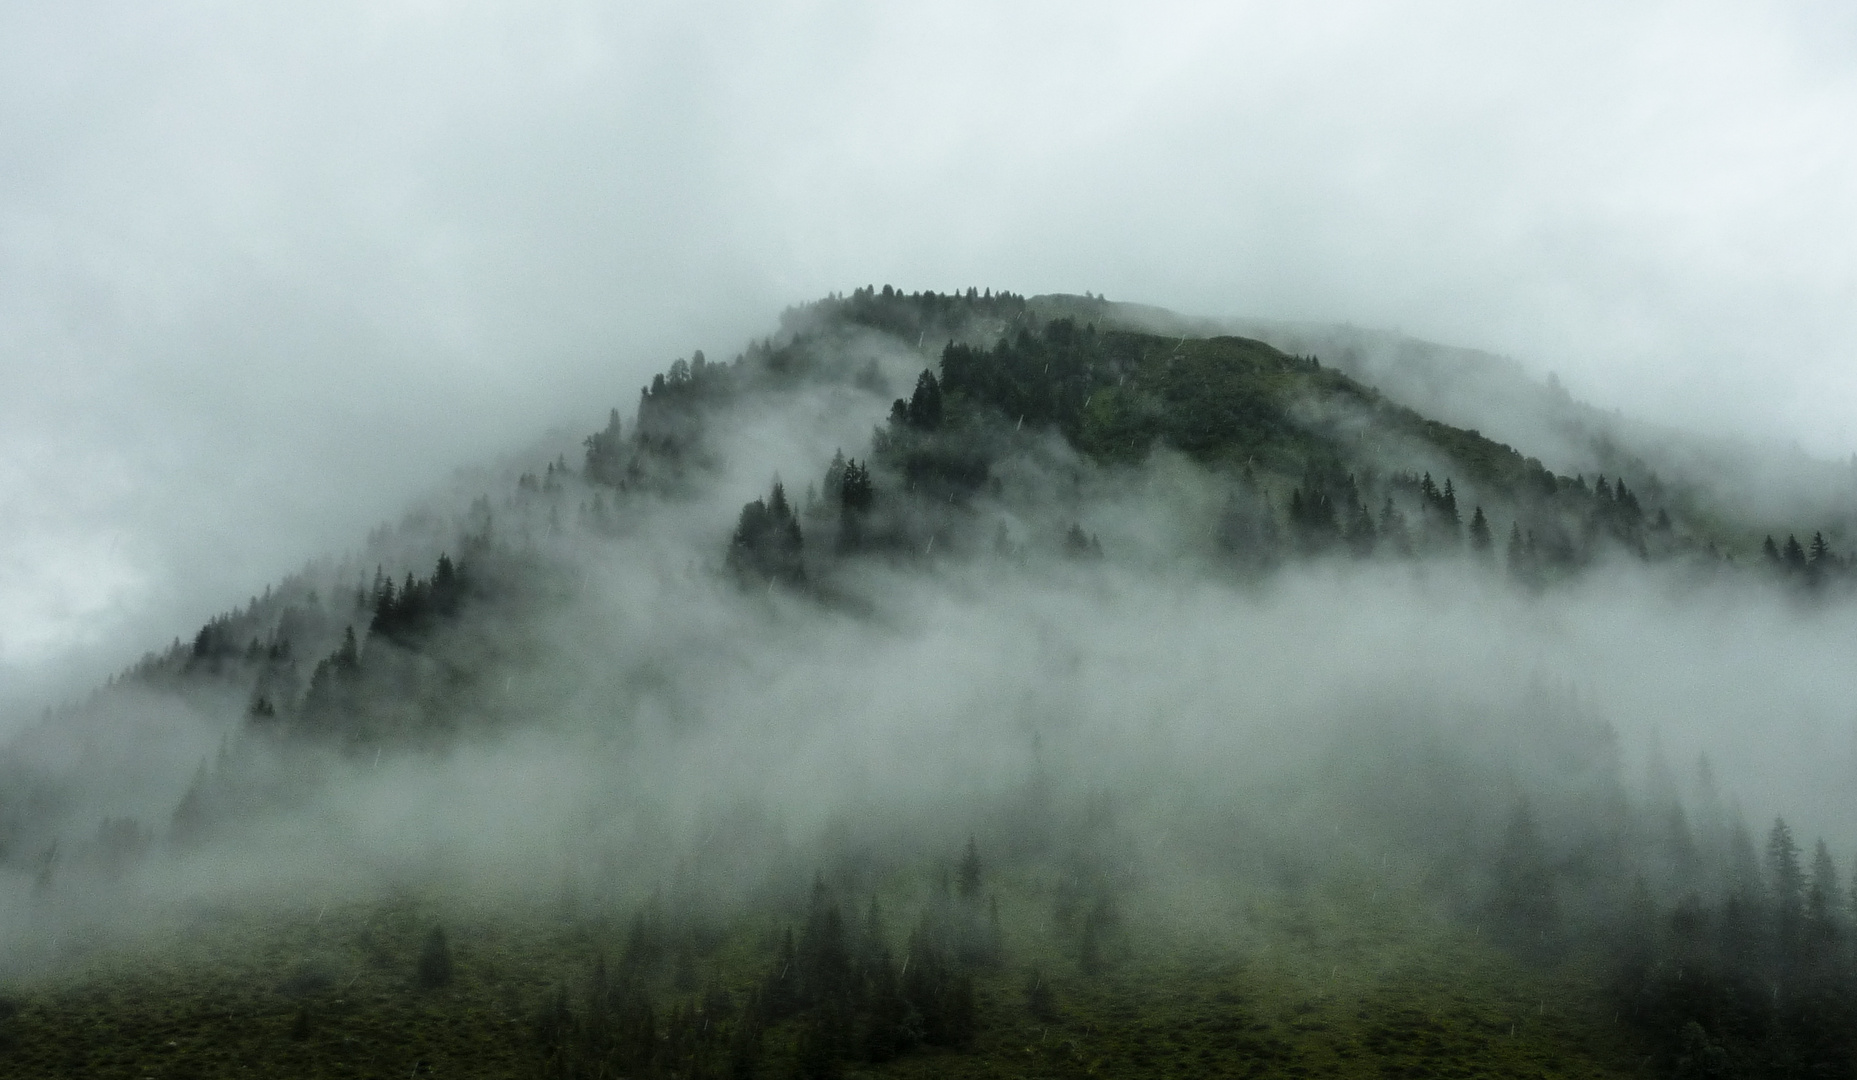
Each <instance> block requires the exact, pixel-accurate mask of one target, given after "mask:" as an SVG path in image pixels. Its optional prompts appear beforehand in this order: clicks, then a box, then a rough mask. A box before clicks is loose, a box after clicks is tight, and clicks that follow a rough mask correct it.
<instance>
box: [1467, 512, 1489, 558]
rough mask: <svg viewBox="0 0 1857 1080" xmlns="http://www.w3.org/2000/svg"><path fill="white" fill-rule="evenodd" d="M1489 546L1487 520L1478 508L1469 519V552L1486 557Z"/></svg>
mask: <svg viewBox="0 0 1857 1080" xmlns="http://www.w3.org/2000/svg"><path fill="white" fill-rule="evenodd" d="M1491 545H1492V539H1491V537H1490V532H1489V519H1488V518H1486V517H1484V516H1483V508H1482V507H1481V506H1479V507H1477V510H1476V513H1475V514H1473V515H1472V516H1471V518H1470V550H1471V551H1474V552H1476V553H1477V554H1478V555H1488V554H1489V553H1490V548H1491Z"/></svg>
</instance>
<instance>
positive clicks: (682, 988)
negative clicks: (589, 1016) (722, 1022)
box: [0, 881, 1644, 1077]
mask: <svg viewBox="0 0 1857 1080" xmlns="http://www.w3.org/2000/svg"><path fill="white" fill-rule="evenodd" d="M926 895H927V894H926V893H923V892H920V891H914V892H912V891H910V890H901V891H898V892H896V893H894V894H893V895H886V896H884V897H883V898H882V902H883V904H884V906H885V907H886V909H887V910H889V911H893V912H896V913H897V914H898V915H901V914H904V913H906V912H907V910H908V905H909V904H910V903H912V902H920V901H922V900H923V899H924V897H925V896H926ZM993 895H994V897H995V898H996V899H997V902H998V910H999V919H1000V925H1001V926H1002V928H1003V930H1004V937H1005V951H1004V956H1003V960H1002V961H1001V962H999V963H997V964H991V963H989V964H983V965H981V966H979V967H977V968H976V969H975V971H974V976H975V991H976V1000H977V1003H978V1006H979V1023H978V1029H977V1031H976V1033H975V1035H974V1038H973V1040H972V1042H971V1045H969V1046H967V1047H966V1048H962V1049H952V1048H936V1047H924V1048H918V1049H915V1050H913V1051H911V1052H908V1053H905V1054H904V1055H903V1056H901V1057H898V1058H896V1059H894V1060H891V1061H888V1062H884V1063H882V1064H867V1063H861V1062H855V1061H846V1062H844V1063H842V1066H839V1067H840V1068H842V1074H843V1075H846V1076H858V1075H871V1076H898V1077H928V1076H938V1077H940V1076H952V1077H993V1076H1025V1077H1087V1076H1104V1077H1109V1076H1179V1077H1202V1076H1233V1077H1247V1076H1287V1077H1303V1076H1310V1077H1314V1076H1335V1077H1356V1076H1358V1077H1367V1076H1375V1077H1379V1076H1409V1077H1431V1076H1435V1077H1459V1076H1461V1077H1469V1076H1517V1077H1536V1076H1547V1077H1605V1076H1625V1075H1638V1073H1637V1072H1636V1069H1635V1066H1636V1064H1637V1063H1639V1062H1642V1061H1643V1060H1644V1051H1643V1050H1642V1049H1641V1048H1640V1047H1639V1046H1637V1045H1636V1044H1635V1043H1634V1042H1633V1041H1632V1040H1631V1038H1630V1037H1629V1036H1628V1035H1627V1034H1626V1033H1625V1032H1624V1030H1623V1029H1622V1028H1619V1027H1617V1026H1616V1024H1615V1023H1614V1021H1613V1019H1612V1018H1611V1017H1609V1016H1601V1015H1596V1014H1595V1013H1594V1011H1593V1010H1594V1009H1595V1008H1596V1006H1594V1005H1592V1004H1591V1003H1593V1002H1595V1001H1599V1000H1602V995H1600V994H1598V993H1596V992H1595V983H1594V982H1593V980H1592V979H1591V978H1589V977H1588V976H1587V975H1586V974H1585V973H1584V972H1583V970H1582V969H1581V968H1580V967H1578V966H1577V965H1575V966H1570V967H1567V968H1564V969H1561V970H1556V971H1552V972H1544V971H1541V970H1538V969H1534V968H1531V967H1528V966H1526V965H1524V964H1522V963H1520V962H1518V961H1516V960H1514V959H1512V958H1510V957H1509V956H1507V955H1506V954H1504V953H1502V952H1501V951H1499V950H1497V949H1495V948H1493V947H1491V946H1489V945H1488V944H1486V943H1483V942H1481V941H1479V940H1477V939H1475V938H1474V937H1473V936H1471V935H1468V934H1466V933H1465V932H1464V931H1463V929H1462V928H1461V927H1458V926H1456V925H1454V924H1450V923H1447V922H1445V921H1443V920H1440V919H1438V918H1437V917H1435V916H1434V915H1432V914H1431V913H1430V912H1429V911H1428V909H1427V908H1426V907H1425V906H1424V905H1423V903H1422V902H1420V901H1419V900H1417V899H1416V898H1413V897H1388V896H1386V894H1385V893H1384V892H1383V891H1382V890H1379V889H1375V888H1371V887H1369V886H1365V885H1361V886H1348V885H1331V886H1329V887H1326V888H1311V889H1308V890H1304V891H1300V892H1295V893H1279V892H1263V893H1257V894H1254V895H1251V894H1234V895H1229V896H1228V895H1224V894H1219V895H1218V896H1217V897H1216V900H1215V902H1213V903H1211V904H1208V903H1207V902H1206V901H1205V899H1204V897H1203V896H1195V897H1190V896H1187V895H1185V894H1181V895H1175V896H1167V895H1162V894H1160V893H1155V894H1154V895H1141V896H1132V897H1130V898H1129V900H1130V907H1129V910H1131V911H1137V912H1140V913H1141V914H1140V916H1139V917H1136V918H1130V919H1129V920H1128V922H1127V925H1126V929H1125V930H1121V931H1118V932H1117V933H1116V934H1115V935H1114V936H1113V938H1105V939H1104V941H1103V943H1102V945H1101V947H1100V949H1099V950H1098V951H1097V953H1096V956H1095V959H1094V960H1093V961H1091V960H1090V959H1089V958H1088V957H1085V956H1083V955H1080V948H1079V941H1080V939H1079V934H1078V926H1079V925H1080V923H1079V921H1078V920H1076V919H1071V920H1069V921H1068V922H1066V920H1064V919H1063V918H1061V917H1058V916H1056V915H1054V914H1053V908H1052V904H1051V901H1050V896H1051V890H1050V889H1048V888H1045V887H1042V886H1041V885H1040V884H1039V883H1037V882H1032V881H1018V882H1012V883H1002V884H1001V886H1000V888H999V889H998V890H997V892H996V893H994V894H993ZM887 922H888V923H889V924H890V925H891V926H892V927H893V928H900V927H902V926H906V925H907V923H906V922H905V921H904V920H903V919H901V918H894V917H892V918H888V919H887ZM441 923H442V924H443V925H444V926H445V928H446V943H447V948H448V951H449V954H450V958H451V963H450V968H451V971H450V975H449V978H447V979H445V980H443V981H442V984H440V985H431V984H432V982H433V981H434V980H432V979H431V978H430V977H429V975H430V971H429V968H430V953H431V950H432V940H433V933H432V931H433V928H434V927H436V926H438V925H441ZM792 924H793V921H791V920H781V919H770V918H769V917H767V916H764V915H763V916H756V917H753V918H749V917H744V918H742V919H741V920H740V921H738V922H737V923H735V924H733V925H731V926H728V927H725V928H712V929H711V930H709V931H706V932H705V933H703V934H701V935H697V936H694V937H691V938H689V939H688V940H691V941H695V942H697V945H696V946H695V951H694V952H692V953H691V954H689V955H688V956H687V958H686V959H684V960H677V961H673V960H670V959H668V958H667V959H666V960H665V961H664V962H662V963H660V964H658V965H657V966H655V967H654V968H652V969H651V971H650V972H649V973H648V977H647V979H646V982H645V984H644V985H645V987H646V988H647V990H648V992H649V994H650V996H651V999H652V1002H653V1005H654V1007H655V1009H656V1011H657V1015H658V1016H659V1017H668V1016H670V1015H671V1014H672V1013H673V1011H675V1010H678V1009H680V1008H681V1009H686V1010H690V1009H697V1008H701V1007H704V1006H703V1005H702V1004H701V1003H703V1002H704V1001H705V999H708V1000H710V1001H713V1000H715V997H716V994H717V991H718V990H720V991H722V992H724V993H725V994H726V995H727V997H728V998H729V999H732V1000H733V1001H734V1002H735V1003H736V1006H737V1007H739V1005H740V1003H743V1002H746V1001H748V1000H749V999H750V997H751V995H752V994H753V993H754V992H755V988H756V987H757V985H760V980H762V979H763V977H764V972H765V971H766V970H767V966H768V964H769V962H770V960H771V959H772V958H773V957H774V955H775V952H776V949H777V942H778V940H779V934H780V930H781V928H782V927H783V926H784V925H792ZM628 932H629V933H631V934H634V935H635V934H636V933H637V931H636V930H635V929H634V930H630V931H628V924H627V923H626V922H625V921H623V920H599V919H596V920H590V921H589V920H567V919H562V918H559V917H554V916H547V915H543V914H541V913H538V912H527V913H520V912H512V911H480V912H477V913H475V914H469V913H461V912H459V911H458V910H455V909H452V910H446V911H440V910H439V909H437V908H435V907H431V906H429V905H421V904H418V903H415V902H412V901H410V900H408V901H401V902H395V903H383V904H374V905H365V906H363V905H354V906H347V907H331V908H328V909H324V910H321V911H299V912H296V913H295V914H293V915H290V916H288V917H271V918H259V917H257V916H255V915H250V914H244V915H241V914H230V913H227V914H221V915H218V916H214V917H210V918H201V919H198V920H196V921H195V922H193V923H192V924H190V925H188V926H186V927H180V928H174V929H171V930H169V931H167V932H165V933H163V934H159V935H149V936H147V937H145V938H143V939H141V940H139V941H137V942H136V943H135V944H134V945H118V946H115V947H112V948H111V949H109V950H106V951H99V952H98V953H97V954H95V955H93V956H91V957H90V958H89V959H87V960H84V961H82V962H79V963H75V964H72V965H69V966H66V967H63V968H61V969H60V970H59V971H58V972H56V973H53V974H46V975H41V976H39V977H36V978H29V979H24V980H22V981H18V982H16V984H15V985H13V986H11V987H9V988H8V994H9V998H8V1000H10V1001H11V1002H12V1003H13V1004H14V1005H15V1006H16V1007H17V1011H16V1012H14V1013H13V1014H12V1015H11V1016H10V1017H8V1018H7V1019H5V1020H4V1021H3V1022H0V1037H3V1038H4V1051H3V1052H0V1076H9V1077H11V1076H18V1077H50V1076H86V1077H183V1076H185V1077H218V1076H253V1075H261V1076H302V1077H361V1076H427V1075H430V1076H458V1077H492V1076H497V1077H502V1076H537V1075H543V1074H544V1073H543V1069H544V1059H543V1056H542V1052H541V1044H540V1042H539V1040H538V1038H537V1034H536V1031H537V1028H536V1025H537V1017H538V1016H539V1015H540V1013H541V1011H542V1010H543V1009H544V1008H545V1007H546V1005H547V1003H548V1002H549V1001H550V1000H553V999H554V998H555V997H556V996H557V995H559V994H561V993H562V991H564V990H565V991H566V993H567V995H568V999H569V1000H575V1001H577V1000H579V998H578V995H579V994H580V993H581V990H582V987H584V986H585V985H586V984H587V981H588V979H589V977H590V973H591V972H592V970H593V967H594V964H595V963H596V962H597V961H596V958H598V957H601V956H610V957H618V956H620V955H622V954H623V953H624V951H625V949H626V948H627V944H626V938H627V936H628ZM899 944H900V942H899ZM1091 968H1094V970H1091ZM422 971H423V972H425V973H426V974H427V975H428V977H427V978H425V979H423V980H422V977H421V976H422ZM802 1025H803V1019H802V1018H794V1019H790V1020H786V1021H783V1022H781V1023H777V1024H775V1025H773V1026H771V1027H770V1028H769V1029H768V1031H767V1034H766V1052H765V1054H763V1055H762V1057H761V1059H760V1067H759V1071H758V1072H757V1073H755V1074H754V1075H759V1076H767V1077H784V1076H789V1075H798V1074H799V1073H800V1072H801V1071H802V1069H801V1066H802V1064H803V1061H802V1056H801V1055H800V1053H799V1045H800V1040H801V1038H802V1032H801V1028H802ZM661 1030H662V1029H661ZM660 1037H661V1038H662V1037H663V1036H662V1035H661V1036H660ZM659 1075H675V1074H674V1073H669V1072H660V1073H659Z"/></svg>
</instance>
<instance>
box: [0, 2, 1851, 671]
mask: <svg viewBox="0 0 1857 1080" xmlns="http://www.w3.org/2000/svg"><path fill="white" fill-rule="evenodd" d="M286 7H287V6H286V5H255V4H244V3H233V2H230V0H227V2H223V3H206V2H201V3H187V2H177V3H166V4H151V3H146V2H143V0H123V2H120V3H108V2H96V0H69V2H61V3H55V4H51V3H33V2H29V0H0V702H3V701H4V700H6V699H7V698H8V697H9V696H12V697H15V698H16V697H18V696H19V695H21V694H22V693H26V692H27V689H28V688H37V687H42V686H43V685H45V683H46V680H47V679H48V678H50V677H51V676H53V675H56V674H60V673H65V674H68V673H69V672H70V670H71V669H72V665H76V669H77V670H78V671H80V672H85V671H94V670H97V669H98V666H99V665H101V667H103V668H113V667H116V666H119V664H120V663H121V662H122V661H123V660H126V659H129V658H132V657H133V655H134V654H135V653H137V652H139V651H140V650H141V649H143V648H146V647H149V646H152V645H157V644H159V643H160V642H162V641H165V640H166V639H167V638H168V637H171V636H173V635H175V634H177V633H180V634H184V633H186V632H187V630H188V628H189V627H190V626H193V625H197V623H198V622H199V621H200V620H201V619H202V618H204V617H205V616H206V615H208V614H210V613H212V612H213V611H215V610H219V609H223V608H225V607H227V606H229V605H230V604H232V603H235V602H237V601H239V600H242V599H243V597H245V596H246V595H248V594H250V593H253V592H257V591H260V590H261V589H262V588H263V585H264V583H265V582H266V581H269V580H273V579H275V578H276V577H277V576H278V575H279V574H281V573H283V572H286V571H288V570H289V569H291V568H293V567H294V566H296V565H298V564H299V563H301V562H302V561H303V560H304V559H305V558H307V557H309V556H311V555H313V554H316V553H318V552H323V551H329V550H332V549H334V550H339V549H341V548H344V547H347V546H349V545H350V544H352V543H353V542H354V541H355V540H356V539H357V538H358V537H359V536H360V535H361V534H362V533H363V532H365V530H366V529H367V527H368V526H370V525H371V524H373V523H375V522H378V521H380V520H383V519H386V518H389V517H394V516H397V512H398V510H399V508H400V507H402V506H403V505H404V503H405V502H406V500H407V499H409V498H411V497H413V496H414V495H415V494H416V493H417V492H419V491H421V490H424V489H427V488H429V487H430V486H431V485H432V484H434V483H437V482H439V481H441V480H442V479H443V478H444V477H445V476H446V475H447V474H449V472H450V471H451V470H452V469H453V468H454V467H457V466H459V465H464V464H469V463H473V462H477V461H481V460H483V459H485V458H487V457H490V456H493V455H495V454H497V453H498V452H500V451H504V450H507V449H509V448H511V447H513V446H517V445H520V444H521V443H523V442H525V441H527V440H529V439H532V438H534V437H535V436H537V435H539V434H541V433H542V432H543V431H545V430H547V429H549V428H550V427H552V426H557V425H560V426H564V427H566V428H567V429H570V430H576V431H579V430H591V429H592V428H594V427H597V426H598V425H599V422H600V419H601V417H602V416H603V414H604V411H605V409H606V407H608V406H609V405H613V404H617V405H620V406H621V407H622V408H629V406H630V405H631V404H632V403H633V401H634V400H635V395H636V393H637V386H638V385H639V384H640V383H641V382H642V381H643V380H644V379H645V378H646V377H648V374H649V372H650V371H652V370H656V369H659V368H661V367H663V366H664V364H665V363H667V362H668V361H669V360H670V359H671V358H673V357H674V356H677V355H680V354H687V353H688V352H689V350H691V349H692V348H704V349H707V350H709V351H711V352H712V353H726V354H732V353H733V352H734V351H735V349H736V348H737V347H739V345H740V344H741V343H742V341H743V340H745V338H746V337H747V336H748V335H750V334H755V333H760V332H764V331H765V330H767V329H769V328H771V326H772V324H773V320H774V318H775V316H776V315H777V313H778V311H779V309H780V308H781V307H783V306H785V305H786V304H788V303H793V302H799V301H803V300H805V299H809V298H813V297H816V296H818V295H821V294H823V293H825V292H828V291H831V290H838V289H849V288H852V287H854V286H857V285H861V284H864V283H867V282H868V283H878V284H881V283H884V282H893V283H896V284H898V285H900V286H904V287H907V288H909V289H912V290H913V289H920V288H935V289H938V290H939V289H950V288H957V287H964V286H967V285H977V286H991V287H995V288H1009V289H1012V290H1014V291H1018V292H1024V293H1037V292H1046V291H1068V292H1082V291H1084V290H1091V291H1096V292H1106V293H1107V294H1108V295H1109V296H1110V297H1111V298H1113V299H1123V300H1138V301H1145V302H1150V303H1156V304H1161V305H1164V306H1167V307H1172V308H1175V309H1178V310H1183V311H1187V312H1191V313H1195V314H1206V315H1258V316H1278V317H1293V318H1308V319H1325V320H1336V321H1341V320H1347V321H1352V322H1355V323H1358V324H1364V325H1370V326H1382V327H1389V328H1398V329H1403V330H1405V331H1406V332H1408V333H1412V334H1415V335H1419V336H1424V337H1429V338H1433V339H1436V340H1442V341H1446V342H1450V343H1453V344H1463V345H1471V346H1478V347H1483V348H1487V349H1491V350H1493V351H1497V352H1502V353H1507V354H1509V355H1512V356H1515V357H1516V358H1517V359H1519V360H1521V361H1523V362H1524V363H1525V364H1526V365H1528V366H1529V367H1530V368H1532V369H1533V370H1535V371H1537V372H1542V373H1545V372H1547V371H1549V370H1553V371H1557V372H1559V373H1560V375H1561V377H1562V378H1563V379H1564V380H1565V381H1566V382H1567V383H1568V385H1569V386H1570V387H1571V388H1572V389H1573V390H1574V391H1575V392H1576V393H1577V394H1579V395H1580V396H1582V397H1585V398H1588V399H1590V400H1593V401H1596V402H1598V403H1601V404H1604V405H1607V406H1618V407H1621V408H1623V409H1625V410H1626V411H1628V412H1633V413H1637V414H1640V415H1645V416H1650V417H1654V418H1658V419H1664V420H1675V421H1680V422H1684V423H1689V424H1694V425H1710V426H1723V427H1728V428H1733V429H1737V430H1741V431H1746V432H1754V433H1762V434H1773V435H1778V436H1780V437H1782V438H1787V439H1796V440H1798V441H1799V442H1800V443H1801V444H1803V445H1805V446H1806V447H1808V448H1809V449H1812V450H1813V451H1815V452H1819V453H1823V454H1826V455H1828V456H1837V457H1842V456H1844V455H1846V454H1848V453H1850V452H1851V451H1852V450H1857V409H1853V407H1852V406H1853V405H1854V404H1857V14H1854V12H1857V8H1853V7H1852V5H1851V4H1849V3H1848V0H1825V2H1817V0H1795V2H1787V0H1766V2H1762V3H1748V4H1724V3H1713V2H1707V0H1686V2H1684V3H1655V4H1653V3H1630V2H1622V0H1606V2H1603V3H1583V2H1580V0H1557V2H1555V3H1551V4H1550V3H1541V4H1502V5H1492V4H1476V3H1406V4H1400V3H1385V2H1375V3H1346V2H1339V3H1322V4H1295V5H1289V4H1280V3H1257V4H1245V3H1236V2H1221V3H1198V4H1166V3H1152V2H1151V3H1145V4H1140V5H1135V4H1125V5H1106V4H1090V3H1077V2H1071V3H1064V4H1057V3H1051V4H1029V3H1021V4H1015V3H1000V2H991V3H984V4H982V3H956V2H944V3H917V4H879V3H869V2H866V3H777V2H768V0H762V2H757V3H688V2H681V3H672V4H661V5H653V4H648V3H636V2H633V3H625V4H610V5H601V4H591V3H548V2H545V0H523V2H520V3H507V4H500V3H494V2H482V3H468V2H460V3H440V2H436V0H418V2H394V0H365V2H349V0H323V2H319V3H316V4H303V5H295V6H294V7H295V8H296V10H295V11H294V12H291V11H288V10H285V9H286Z"/></svg>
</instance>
